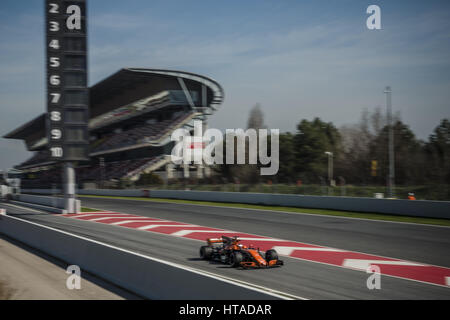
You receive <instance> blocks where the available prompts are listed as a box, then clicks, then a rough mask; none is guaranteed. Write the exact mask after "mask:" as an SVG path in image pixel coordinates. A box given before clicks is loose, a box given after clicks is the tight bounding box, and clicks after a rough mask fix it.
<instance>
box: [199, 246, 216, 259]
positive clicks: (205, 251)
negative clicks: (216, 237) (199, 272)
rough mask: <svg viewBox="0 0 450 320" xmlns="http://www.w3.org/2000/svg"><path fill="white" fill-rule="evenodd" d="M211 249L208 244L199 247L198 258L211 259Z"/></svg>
mask: <svg viewBox="0 0 450 320" xmlns="http://www.w3.org/2000/svg"><path fill="white" fill-rule="evenodd" d="M212 252H213V249H212V248H211V247H208V246H203V247H201V248H200V258H202V259H204V260H211V256H212Z"/></svg>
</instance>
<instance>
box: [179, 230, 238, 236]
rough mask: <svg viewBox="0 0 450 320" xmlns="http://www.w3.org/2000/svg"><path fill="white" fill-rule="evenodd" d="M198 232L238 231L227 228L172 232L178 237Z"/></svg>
mask: <svg viewBox="0 0 450 320" xmlns="http://www.w3.org/2000/svg"><path fill="white" fill-rule="evenodd" d="M197 232H203V233H213V232H217V233H237V232H235V231H226V230H180V231H177V232H174V233H171V235H172V236H176V237H184V236H186V235H188V234H191V233H197Z"/></svg>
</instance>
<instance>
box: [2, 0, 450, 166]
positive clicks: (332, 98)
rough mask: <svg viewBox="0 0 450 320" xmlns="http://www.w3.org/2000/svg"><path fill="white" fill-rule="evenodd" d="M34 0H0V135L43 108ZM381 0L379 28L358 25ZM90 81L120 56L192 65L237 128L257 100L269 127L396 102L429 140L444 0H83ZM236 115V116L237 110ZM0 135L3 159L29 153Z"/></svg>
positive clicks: (437, 94)
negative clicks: (220, 96) (220, 92)
mask: <svg viewBox="0 0 450 320" xmlns="http://www.w3.org/2000/svg"><path fill="white" fill-rule="evenodd" d="M43 3H44V1H43V0H39V1H38V0H22V1H17V0H2V1H1V2H0V34H1V37H2V41H1V42H0V70H1V73H0V103H1V106H0V107H1V110H2V117H0V127H1V128H2V130H0V131H1V132H0V133H1V134H2V135H3V134H4V133H6V132H8V131H10V130H12V129H14V128H16V127H17V126H19V125H20V124H22V123H24V122H25V121H28V120H30V119H32V118H33V117H35V116H37V115H38V114H40V113H42V112H44V111H45V96H44V92H45V86H44V16H43V15H44V14H43V10H44V9H43ZM371 4H377V5H379V6H380V7H381V24H382V30H373V31H372V30H368V29H367V28H366V19H367V17H368V15H367V14H366V8H367V7H368V6H369V5H371ZM88 8H89V11H88V16H89V50H90V53H89V64H90V70H89V72H90V84H94V83H96V82H97V81H99V80H101V79H102V78H104V77H106V76H108V75H110V74H111V73H113V72H115V71H117V70H118V69H120V68H122V67H152V68H168V69H179V70H185V71H191V72H195V73H200V74H204V75H206V76H209V77H212V78H214V79H216V80H217V81H219V82H220V83H221V84H222V85H223V87H224V89H225V94H226V100H225V103H224V105H223V106H222V108H221V109H220V111H219V112H218V113H216V114H215V115H214V116H212V117H211V119H210V126H211V127H216V128H219V129H225V128H240V127H245V125H246V120H247V116H248V112H249V110H250V108H251V107H252V106H253V105H255V104H256V103H260V104H261V107H262V110H263V112H264V114H265V118H266V123H267V125H268V126H269V127H270V128H279V129H281V131H295V125H296V124H297V123H298V122H299V121H300V120H301V119H303V118H306V119H312V118H313V117H316V116H318V117H321V118H322V119H323V120H326V121H332V122H334V123H335V124H336V125H337V126H341V125H344V124H352V123H355V122H357V121H358V119H359V117H360V114H361V111H362V109H363V108H367V109H369V110H370V109H373V108H375V107H377V106H381V107H384V105H385V96H384V95H383V88H384V87H385V86H386V85H391V86H392V89H393V107H394V110H396V111H397V112H400V114H401V118H402V120H403V121H404V122H406V123H407V124H409V125H410V126H411V128H412V129H413V130H414V132H415V133H416V134H417V135H418V137H420V138H422V139H426V138H427V137H428V135H429V134H430V133H431V132H432V130H433V129H434V127H435V126H436V125H437V124H438V123H439V120H440V119H442V118H444V117H446V118H448V117H450V90H449V89H450V2H448V1H374V0H372V1H361V0H359V1H350V0H340V1H325V0H316V1H307V0H303V1H301V0H296V1H283V0H273V1H263V0H259V1H258V0H247V1H235V0H228V1H221V0H216V1H203V0H191V1H181V0H178V1H175V0H172V1H168V0H166V1H159V0H151V1H148V0H129V1H122V0H120V1H119V0H90V1H89V7H88ZM236 115H239V117H237V116H236ZM24 149H25V148H24V146H23V144H21V143H18V142H14V141H7V140H4V139H0V150H2V154H1V155H0V168H5V167H9V166H12V165H14V164H17V163H18V162H21V161H23V160H24V159H25V158H26V157H27V153H26V152H25V151H24Z"/></svg>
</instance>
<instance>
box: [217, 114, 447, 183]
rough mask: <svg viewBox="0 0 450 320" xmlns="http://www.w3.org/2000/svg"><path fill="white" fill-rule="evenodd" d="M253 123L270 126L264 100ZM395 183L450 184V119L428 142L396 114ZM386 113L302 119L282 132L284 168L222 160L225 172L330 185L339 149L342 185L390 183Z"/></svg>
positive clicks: (243, 178) (252, 179)
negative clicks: (348, 121) (339, 121)
mask: <svg viewBox="0 0 450 320" xmlns="http://www.w3.org/2000/svg"><path fill="white" fill-rule="evenodd" d="M247 128H253V129H260V128H266V125H265V124H264V116H263V113H262V111H261V108H260V106H259V105H256V106H255V107H254V108H253V109H252V110H251V112H250V116H249V119H248V124H247ZM393 131H394V154H395V161H394V162H395V166H394V167H395V182H396V184H397V185H409V186H412V185H428V184H444V185H449V184H450V121H449V120H448V119H442V120H441V121H440V123H439V124H437V126H436V127H435V129H434V130H433V132H432V133H431V134H430V136H429V137H428V139H427V140H426V141H423V140H421V139H418V138H417V137H416V135H415V134H414V132H413V131H412V130H411V129H410V127H409V126H408V125H407V124H405V123H404V122H403V121H402V120H401V119H400V116H399V115H396V116H394V117H393ZM388 132H389V127H388V125H387V118H386V115H385V114H384V113H383V112H382V110H381V108H376V109H374V111H372V112H369V111H367V110H365V111H363V112H362V115H361V119H360V120H359V122H358V123H356V124H354V125H346V126H341V127H339V128H338V127H336V126H335V125H334V124H333V123H332V122H325V121H323V120H322V119H320V118H315V119H312V120H307V119H302V120H300V121H299V123H298V124H297V126H296V131H295V132H284V133H281V134H280V138H279V141H280V149H279V153H280V168H279V171H278V173H277V174H276V175H275V176H270V177H268V176H260V175H259V170H258V165H239V166H237V165H232V166H230V165H222V166H219V167H218V168H217V171H218V173H219V175H221V176H222V177H223V178H224V179H225V180H228V181H230V182H233V181H234V182H236V181H238V182H239V183H258V182H266V181H267V180H268V179H270V180H271V182H274V183H297V184H299V183H305V184H326V183H327V179H328V155H327V154H326V153H325V152H332V153H333V177H334V179H335V181H336V184H337V185H344V184H355V185H385V184H386V179H387V175H388V170H389V161H388Z"/></svg>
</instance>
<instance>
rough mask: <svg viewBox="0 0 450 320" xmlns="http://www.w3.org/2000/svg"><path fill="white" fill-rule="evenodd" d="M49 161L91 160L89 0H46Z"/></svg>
mask: <svg viewBox="0 0 450 320" xmlns="http://www.w3.org/2000/svg"><path fill="white" fill-rule="evenodd" d="M45 11H46V12H45V14H46V44H47V49H46V50H47V62H46V65H47V78H46V80H47V119H46V121H47V138H48V150H49V151H50V160H60V161H81V160H88V143H89V137H88V130H87V125H88V121H89V108H88V105H89V98H88V89H87V30H86V26H87V21H86V20H87V19H86V0H78V1H77V0H71V1H65V0H45Z"/></svg>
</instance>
